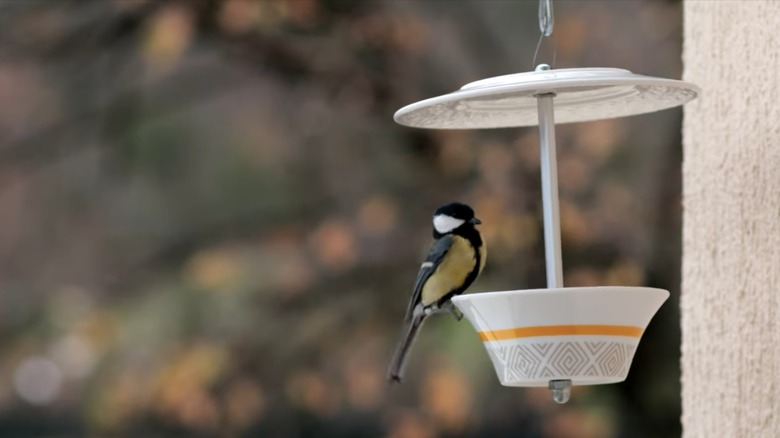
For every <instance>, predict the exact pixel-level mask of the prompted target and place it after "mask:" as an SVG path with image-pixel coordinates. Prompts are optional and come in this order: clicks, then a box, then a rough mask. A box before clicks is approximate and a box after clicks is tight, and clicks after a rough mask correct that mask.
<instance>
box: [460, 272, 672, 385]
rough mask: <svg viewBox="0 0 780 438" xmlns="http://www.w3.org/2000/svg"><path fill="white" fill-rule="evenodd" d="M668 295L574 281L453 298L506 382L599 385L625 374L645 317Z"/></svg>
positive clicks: (640, 289)
mask: <svg viewBox="0 0 780 438" xmlns="http://www.w3.org/2000/svg"><path fill="white" fill-rule="evenodd" d="M668 297H669V292H668V291H666V290H663V289H654V288H648V287H623V286H603V287H569V288H561V289H530V290H515V291H503V292H483V293H474V294H468V295H461V296H457V297H454V298H453V299H452V301H453V302H454V303H455V305H456V306H458V308H459V309H460V310H461V311H462V312H463V314H464V315H465V316H466V318H468V320H469V321H470V322H471V324H472V325H473V326H474V328H475V329H476V330H477V332H478V334H479V336H480V338H481V339H482V341H483V342H484V344H485V348H486V349H487V352H488V354H489V355H490V359H491V360H492V361H493V366H494V367H495V369H496V374H498V379H499V380H500V381H501V384H502V385H506V386H547V385H548V382H549V381H550V380H562V379H569V380H571V381H572V383H573V384H574V385H596V384H602V383H615V382H621V381H623V380H625V379H626V376H627V375H628V369H629V367H630V366H631V361H632V359H633V358H634V352H635V351H636V347H637V345H638V344H639V339H640V338H641V337H642V333H643V332H644V330H645V328H646V327H647V324H648V323H650V319H651V318H652V317H653V315H655V313H656V312H657V311H658V309H659V308H660V307H661V304H663V303H664V301H666V299H667V298H668Z"/></svg>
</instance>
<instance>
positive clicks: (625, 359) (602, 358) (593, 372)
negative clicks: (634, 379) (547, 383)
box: [484, 340, 636, 381]
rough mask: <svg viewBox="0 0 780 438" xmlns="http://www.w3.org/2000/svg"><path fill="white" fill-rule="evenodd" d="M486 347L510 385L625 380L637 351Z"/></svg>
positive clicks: (598, 346)
mask: <svg viewBox="0 0 780 438" xmlns="http://www.w3.org/2000/svg"><path fill="white" fill-rule="evenodd" d="M484 345H485V348H486V349H487V351H488V354H489V355H490V358H491V359H492V360H493V362H494V364H495V365H496V369H497V370H503V373H504V379H503V380H506V381H512V380H533V379H547V378H551V379H556V378H561V377H596V378H599V377H607V378H610V377H618V376H625V375H626V374H627V373H628V367H629V366H630V365H631V359H632V358H633V356H634V349H635V348H636V344H635V343H627V342H616V341H602V340H599V341H593V342H589V341H578V342H571V341H562V342H556V341H550V340H546V341H545V342H533V341H529V342H523V343H521V344H519V345H518V344H514V345H507V346H500V345H496V344H493V343H485V344H484ZM498 364H500V365H501V366H500V367H499V366H498Z"/></svg>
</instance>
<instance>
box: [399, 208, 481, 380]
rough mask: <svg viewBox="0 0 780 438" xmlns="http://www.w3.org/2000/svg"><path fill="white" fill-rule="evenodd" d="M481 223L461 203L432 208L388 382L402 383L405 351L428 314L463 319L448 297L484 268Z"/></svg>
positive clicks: (468, 284) (464, 286)
mask: <svg viewBox="0 0 780 438" xmlns="http://www.w3.org/2000/svg"><path fill="white" fill-rule="evenodd" d="M481 223H482V221H480V220H479V219H478V218H477V217H475V215H474V210H473V209H472V208H471V207H470V206H468V205H466V204H463V203H460V202H451V203H449V204H446V205H443V206H441V207H439V208H437V209H436V211H434V213H433V243H432V244H431V246H430V248H429V249H428V253H427V254H426V256H425V260H424V261H423V263H422V265H420V270H419V272H418V273H417V280H416V281H415V283H414V289H412V297H411V299H410V300H409V306H408V307H407V310H406V317H405V318H404V329H403V332H402V335H401V340H400V341H399V343H398V346H397V347H396V350H395V353H394V355H393V358H392V360H391V362H390V366H389V368H388V371H387V380H388V381H389V382H390V383H400V382H401V380H402V378H403V371H404V365H405V363H406V357H407V354H408V353H409V350H410V348H411V346H412V344H413V343H414V340H415V338H416V336H417V332H418V331H419V330H420V327H421V326H422V324H423V322H424V321H425V320H426V318H427V317H428V316H430V315H433V314H438V313H452V314H453V315H454V316H455V318H456V319H457V320H458V321H460V320H461V319H462V318H463V314H462V313H460V311H459V310H458V309H457V308H456V307H455V305H454V304H453V303H452V301H450V299H451V298H452V297H453V296H455V295H459V294H461V293H463V292H464V291H465V290H466V289H467V288H468V287H469V286H471V284H472V283H473V282H474V280H476V279H477V276H479V274H480V273H481V272H482V269H483V268H484V267H485V260H486V257H487V246H486V245H485V242H483V240H482V236H481V235H480V233H479V230H477V228H476V227H475V226H476V225H479V224H481Z"/></svg>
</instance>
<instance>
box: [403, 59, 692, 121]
mask: <svg viewBox="0 0 780 438" xmlns="http://www.w3.org/2000/svg"><path fill="white" fill-rule="evenodd" d="M699 92H700V90H699V87H697V86H696V85H694V84H691V83H688V82H683V81H678V80H672V79H664V78H655V77H651V76H643V75H638V74H634V73H631V72H630V71H628V70H622V69H617V68H568V69H556V70H545V71H532V72H525V73H516V74H511V75H504V76H497V77H493V78H488V79H482V80H479V81H475V82H472V83H470V84H466V85H464V86H463V87H462V88H461V89H460V90H458V91H455V92H452V93H449V94H445V95H442V96H437V97H433V98H430V99H425V100H421V101H419V102H415V103H412V104H410V105H407V106H405V107H403V108H401V109H399V110H398V111H397V112H396V113H395V116H394V119H395V121H396V122H398V123H400V124H402V125H406V126H413V127H417V128H438V129H476V128H504V127H512V126H534V125H537V124H538V123H539V119H538V111H537V99H536V96H537V95H539V94H547V93H554V94H555V123H558V124H560V123H572V122H585V121H590V120H600V119H608V118H614V117H623V116H630V115H636V114H643V113H649V112H653V111H660V110H663V109H667V108H672V107H675V106H679V105H682V104H684V103H686V102H688V101H690V100H692V99H694V98H696V96H698V93H699Z"/></svg>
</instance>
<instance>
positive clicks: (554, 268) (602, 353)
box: [394, 0, 700, 403]
mask: <svg viewBox="0 0 780 438" xmlns="http://www.w3.org/2000/svg"><path fill="white" fill-rule="evenodd" d="M539 21H540V28H541V30H542V36H541V37H540V43H541V41H542V39H543V38H546V37H549V36H550V35H551V34H552V25H553V16H552V6H551V0H540V7H539ZM537 51H538V46H537ZM534 62H535V60H534ZM699 91H700V90H699V88H698V87H697V86H696V85H694V84H691V83H687V82H682V81H678V80H670V79H662V78H656V77H649V76H642V75H638V74H634V73H632V72H630V71H627V70H622V69H615V68H569V69H557V70H556V69H552V68H550V67H549V66H548V65H546V64H540V65H538V66H537V67H536V69H535V71H531V72H525V73H517V74H510V75H505V76H498V77H492V78H488V79H483V80H479V81H476V82H472V83H469V84H467V85H464V86H463V87H462V88H461V89H460V90H458V91H455V92H452V93H449V94H445V95H443V96H438V97H434V98H430V99H426V100H422V101H419V102H416V103H413V104H411V105H408V106H405V107H403V108H401V109H400V110H398V111H397V112H396V113H395V116H394V119H395V121H396V122H397V123H399V124H401V125H406V126H411V127H417V128H431V129H486V128H505V127H521V126H534V125H538V126H539V146H540V148H541V154H540V157H541V176H542V201H543V215H544V244H545V245H544V246H545V259H546V271H547V289H530V290H511V291H498V292H484V293H474V294H466V295H461V296H457V297H454V298H453V299H452V301H453V302H454V303H455V305H456V306H457V307H458V308H459V309H460V310H461V311H462V312H463V314H464V315H465V316H466V318H467V319H468V320H469V322H471V324H472V325H473V326H474V328H475V329H476V331H477V332H478V334H479V337H480V338H481V340H482V341H483V343H484V345H485V348H486V349H487V352H488V354H489V356H490V359H491V360H492V362H493V366H494V368H495V370H496V374H497V375H498V379H499V380H500V382H501V384H503V385H506V386H525V387H538V386H547V387H549V388H550V390H551V391H552V396H553V400H555V401H556V402H558V403H565V402H567V401H568V399H569V395H570V390H571V386H572V385H596V384H605V383H616V382H621V381H623V380H625V378H626V376H627V375H628V370H629V367H630V365H631V361H632V360H633V357H634V352H635V351H636V348H637V345H638V344H639V340H640V338H641V337H642V334H643V333H644V331H645V329H646V328H647V325H648V324H649V323H650V320H651V319H652V317H653V316H654V315H655V313H656V312H657V311H658V309H659V308H660V307H661V305H662V304H663V303H664V301H666V299H667V298H668V297H669V292H668V291H666V290H663V289H655V288H648V287H627V286H625V287H624V286H609V287H606V286H605V287H569V288H567V287H564V286H563V274H562V261H561V237H560V222H559V213H558V176H557V170H556V152H555V124H556V123H572V122H587V121H593V120H600V119H609V118H615V117H623V116H630V115H637V114H644V113H649V112H654V111H660V110H664V109H667V108H672V107H676V106H679V105H682V104H685V103H686V102H688V101H690V100H692V99H694V98H696V97H697V95H698V93H699Z"/></svg>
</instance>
